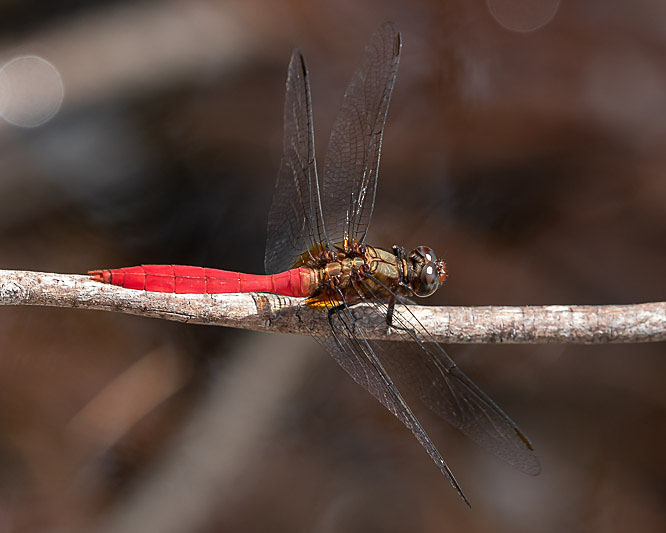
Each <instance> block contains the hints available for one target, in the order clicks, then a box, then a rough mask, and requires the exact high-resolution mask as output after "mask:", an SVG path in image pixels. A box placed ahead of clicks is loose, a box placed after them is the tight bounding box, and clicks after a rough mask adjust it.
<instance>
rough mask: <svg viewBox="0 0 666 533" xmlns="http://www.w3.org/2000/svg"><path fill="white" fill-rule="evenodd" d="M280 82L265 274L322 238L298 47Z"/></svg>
mask: <svg viewBox="0 0 666 533" xmlns="http://www.w3.org/2000/svg"><path fill="white" fill-rule="evenodd" d="M286 85H287V95H286V97H285V102H284V139H283V145H282V160H281V163H280V171H279V172H278V177H277V182H276V184H275V192H274V195H273V203H272V205H271V209H270V211H269V213H268V237H267V241H266V255H265V258H264V266H265V268H266V272H267V273H268V274H274V273H277V272H282V271H284V270H287V269H289V268H291V267H292V265H294V263H295V262H296V261H297V260H298V258H299V256H300V255H301V254H302V253H303V252H304V251H306V250H312V251H313V252H316V247H317V246H318V243H321V242H323V235H322V231H321V214H320V210H319V194H318V191H317V186H318V185H317V169H316V162H315V148H314V133H313V123H312V104H311V101H310V84H309V81H308V72H307V67H306V65H305V58H304V57H303V54H301V52H300V51H299V50H298V49H296V50H294V51H293V53H292V55H291V61H290V62H289V71H288V75H287V84H286ZM313 247H314V248H313Z"/></svg>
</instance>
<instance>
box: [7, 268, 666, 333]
mask: <svg viewBox="0 0 666 533" xmlns="http://www.w3.org/2000/svg"><path fill="white" fill-rule="evenodd" d="M0 305H44V306H52V307H71V308H82V309H97V310H102V311H117V312H121V313H129V314H134V315H141V316H146V317H153V318H164V319H167V320H175V321H178V322H186V323H191V324H209V325H216V326H229V327H236V328H243V329H252V330H261V331H272V332H280V333H298V334H309V333H311V332H312V331H318V332H325V331H327V328H328V324H327V317H326V313H324V312H322V311H321V310H317V309H311V308H309V307H307V306H306V305H304V300H303V299H299V298H288V297H285V296H278V295H274V294H263V293H250V294H215V295H207V294H203V295H192V294H164V293H151V292H144V291H136V290H130V289H123V288H120V287H115V286H112V285H104V284H101V283H98V282H96V281H92V280H91V279H89V278H88V277H87V276H81V275H74V274H51V273H41V272H26V271H15V270H0ZM354 309H355V311H354V312H355V313H359V314H360V315H363V316H362V317H360V318H361V319H362V320H363V323H364V326H365V327H366V328H367V332H368V335H369V336H370V337H372V338H375V339H382V340H398V339H399V336H398V335H397V334H396V333H395V331H392V330H391V329H390V328H388V327H387V325H386V322H385V321H384V320H383V318H382V317H380V316H378V315H377V314H376V313H374V312H370V310H369V309H368V308H367V307H366V306H364V305H357V306H355V307H354ZM410 310H411V311H412V312H413V313H414V315H415V316H416V317H417V318H418V319H419V320H420V321H421V322H422V323H423V325H424V326H425V327H426V328H427V329H428V330H429V331H430V332H431V333H432V334H433V336H434V338H435V339H436V340H437V341H439V342H442V343H448V344H467V343H512V344H520V343H526V344H541V343H582V344H594V343H610V342H654V341H664V340H666V302H655V303H646V304H634V305H549V306H524V307H504V306H483V307H430V306H419V305H414V306H410Z"/></svg>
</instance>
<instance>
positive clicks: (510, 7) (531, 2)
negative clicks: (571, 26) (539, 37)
mask: <svg viewBox="0 0 666 533" xmlns="http://www.w3.org/2000/svg"><path fill="white" fill-rule="evenodd" d="M486 4H487V5H488V10H489V11H490V14H491V15H492V16H493V18H494V19H495V20H496V21H497V22H498V23H499V24H500V26H502V27H504V28H506V29H507V30H511V31H518V32H529V31H534V30H537V29H539V28H541V27H542V26H545V25H546V24H548V23H549V22H550V21H551V20H553V17H555V14H556V13H557V10H558V8H559V7H560V0H486Z"/></svg>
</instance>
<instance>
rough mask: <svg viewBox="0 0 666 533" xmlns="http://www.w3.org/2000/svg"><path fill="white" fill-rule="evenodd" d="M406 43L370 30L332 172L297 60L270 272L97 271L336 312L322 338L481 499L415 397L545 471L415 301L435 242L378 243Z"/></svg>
mask: <svg viewBox="0 0 666 533" xmlns="http://www.w3.org/2000/svg"><path fill="white" fill-rule="evenodd" d="M401 49H402V37H401V35H400V32H399V31H398V29H397V27H396V26H395V24H393V23H391V22H387V23H384V24H383V25H382V26H380V27H379V28H378V29H377V30H376V31H375V33H374V34H373V35H372V37H371V38H370V40H369V42H368V44H367V46H366V48H365V52H364V55H363V60H362V62H361V65H360V66H359V68H358V69H357V70H356V72H355V73H354V75H353V77H352V79H351V81H350V83H349V85H348V87H347V90H346V92H345V95H344V99H343V102H342V105H341V107H340V110H339V112H338V114H337V118H336V120H335V123H334V126H333V130H332V132H331V135H330V139H329V142H328V150H327V153H326V158H325V161H324V168H323V176H319V175H318V174H317V164H316V159H315V145H314V128H313V118H312V103H311V97H310V84H309V78H308V69H307V67H306V63H305V58H304V56H303V54H302V53H301V52H300V50H299V49H295V50H294V51H293V53H292V55H291V61H290V63H289V69H288V75H287V82H286V98H285V105H284V139H283V147H282V148H283V151H282V159H281V164H280V169H279V172H278V176H277V183H276V187H275V193H274V197H273V202H272V206H271V208H270V211H269V213H268V232H267V233H268V235H267V243H266V253H265V260H264V263H265V265H264V266H265V269H266V272H267V274H265V275H254V274H245V273H240V272H230V271H226V270H219V269H213V268H202V267H192V266H182V265H140V266H135V267H127V268H117V269H103V270H93V271H90V272H89V274H90V275H91V277H92V278H93V279H94V280H97V281H100V282H104V283H110V284H113V285H118V286H121V287H125V288H127V289H134V290H143V291H153V292H166V293H180V294H219V293H236V292H268V293H274V294H281V295H286V296H292V297H298V298H304V299H305V300H304V305H306V306H311V307H313V308H315V309H317V310H319V311H320V312H323V313H326V314H327V317H328V320H327V321H325V323H326V324H327V326H326V331H312V332H311V333H312V335H313V336H314V337H315V339H316V340H317V341H318V342H319V343H320V344H321V345H322V346H323V347H324V348H325V349H326V350H327V351H328V353H329V354H330V355H331V356H332V357H333V359H334V360H335V361H336V362H337V363H338V364H339V365H340V366H341V367H342V368H343V369H344V370H345V371H346V372H347V373H348V374H349V375H350V376H351V377H352V378H353V379H354V380H355V381H356V382H357V383H358V384H359V385H361V386H362V387H363V388H365V389H366V390H367V391H368V392H369V393H370V394H372V396H374V397H375V398H376V399H377V400H378V401H379V402H380V403H381V404H382V405H384V407H386V409H388V410H389V411H390V412H391V413H392V414H393V415H395V416H396V417H397V418H398V419H399V420H400V421H401V422H402V423H403V424H404V425H405V426H406V427H407V428H408V429H409V430H411V432H412V433H413V434H414V436H415V437H416V439H417V441H418V442H419V443H420V444H421V445H422V446H423V447H424V448H425V450H426V452H427V453H428V455H429V456H430V457H431V459H432V460H433V461H434V462H435V464H436V465H437V467H439V469H440V470H441V472H442V473H443V474H444V476H445V477H446V479H447V480H448V481H449V482H450V483H451V485H452V486H453V487H454V489H455V490H456V491H457V493H458V495H459V496H460V497H461V498H462V500H463V501H464V502H465V503H466V504H467V505H470V503H469V500H468V499H467V497H466V496H465V494H464V493H463V491H462V489H461V487H460V484H459V483H458V481H457V480H456V478H455V477H454V475H453V472H452V471H451V468H450V467H449V465H448V463H447V462H446V461H445V460H444V458H443V456H442V454H440V452H439V451H438V449H437V447H436V446H435V444H434V443H433V441H432V439H431V438H430V437H429V435H428V434H427V433H426V431H425V429H424V428H423V426H422V425H421V423H420V422H419V420H418V419H417V417H416V416H415V414H414V412H413V410H412V409H411V408H410V406H409V404H408V401H409V403H412V402H413V401H418V402H421V404H422V405H425V406H426V407H428V408H429V409H430V410H432V411H433V412H434V413H435V414H436V415H438V416H439V417H441V418H442V419H443V420H445V421H446V422H448V423H450V424H451V425H452V426H454V427H456V428H458V429H459V430H461V431H462V432H463V433H464V434H466V435H467V436H468V437H470V438H471V440H473V441H475V442H476V443H478V444H479V445H480V446H482V447H483V448H485V449H486V450H488V451H490V452H491V453H493V454H494V455H496V456H497V457H499V458H500V459H503V460H504V461H506V462H508V463H509V464H511V465H512V466H514V467H516V468H517V469H518V470H520V471H522V472H525V473H527V474H531V475H536V474H538V473H539V471H540V465H539V460H538V458H537V456H536V455H535V452H534V447H533V446H532V444H531V442H530V441H529V439H528V438H527V437H526V436H525V434H524V433H523V432H522V431H521V430H520V429H519V428H518V426H517V425H516V424H515V423H514V422H513V421H512V420H511V418H509V416H508V415H506V414H505V413H504V411H502V409H500V408H499V407H498V406H497V404H496V403H495V402H494V401H493V400H491V399H490V398H489V397H488V396H487V395H486V394H485V393H484V392H483V391H482V390H481V389H480V388H479V387H477V386H476V385H475V384H474V383H473V382H472V380H471V379H470V378H468V377H467V376H466V375H465V374H464V373H463V372H462V371H461V370H460V369H459V368H458V366H457V365H456V363H455V362H454V361H453V360H452V359H451V358H450V357H449V356H448V355H447V353H446V352H445V351H444V349H443V348H442V346H441V345H440V344H439V343H437V342H436V341H435V339H434V338H433V337H432V335H431V334H430V333H429V332H428V331H427V329H426V328H425V327H424V326H423V325H422V324H421V323H420V322H419V320H418V319H417V318H416V317H415V316H414V314H413V313H412V312H411V311H410V309H409V307H408V305H409V304H411V303H412V298H413V297H426V296H430V295H431V294H433V293H434V292H435V291H436V290H437V289H438V288H439V286H440V285H441V284H442V283H443V282H444V281H445V279H446V264H445V262H444V261H443V260H442V259H438V258H437V256H436V254H435V252H434V251H433V250H432V249H431V248H429V247H427V246H417V247H416V248H414V249H413V250H412V251H411V252H407V251H406V250H405V249H404V248H402V247H401V246H397V245H395V246H393V247H392V249H390V250H386V249H382V248H378V247H374V246H371V245H370V244H368V243H366V236H367V233H368V226H369V223H370V219H371V218H372V212H373V209H374V206H375V194H376V190H377V180H378V170H379V160H380V156H381V149H382V138H383V134H384V126H385V123H386V117H387V113H388V107H389V102H390V100H391V94H392V92H393V86H394V84H395V79H396V75H397V72H398V63H399V61H400V53H401ZM361 302H363V303H365V304H369V305H367V306H366V307H369V309H370V312H371V313H378V314H379V315H380V316H381V320H385V322H386V327H387V328H392V330H393V331H394V332H395V333H396V334H397V336H398V338H399V339H400V340H401V341H404V342H379V341H377V340H374V339H372V338H370V337H371V336H370V335H369V334H368V332H367V330H366V329H365V328H364V325H363V322H362V321H361V320H359V318H358V316H357V313H355V312H354V306H355V305H357V304H359V303H361Z"/></svg>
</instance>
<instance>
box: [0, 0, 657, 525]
mask: <svg viewBox="0 0 666 533" xmlns="http://www.w3.org/2000/svg"><path fill="white" fill-rule="evenodd" d="M385 20H393V21H394V22H396V24H397V25H398V26H399V27H400V29H401V31H402V34H403V41H404V46H403V54H402V60H401V67H400V72H399V75H398V80H397V84H396V88H395V92H394V97H393V101H392V104H391V109H390V111H389V117H388V122H387V129H386V134H385V137H384V153H383V157H382V165H381V179H380V185H379V190H378V194H377V207H376V209H375V215H374V221H373V224H372V225H371V231H370V238H369V242H371V243H373V244H376V245H379V246H384V247H390V246H391V245H392V244H394V243H397V244H402V245H404V246H405V247H407V248H410V249H411V248H412V247H414V246H416V245H420V244H427V245H430V246H431V247H433V248H434V250H435V251H436V252H437V254H438V256H441V257H444V258H446V260H447V264H448V268H449V272H450V278H449V281H447V284H446V286H445V287H444V288H442V289H440V291H439V292H438V293H437V294H436V295H435V296H433V297H432V298H431V299H430V300H429V302H428V303H430V304H440V305H444V304H448V305H487V304H498V305H520V304H534V305H537V304H609V303H638V302H646V301H657V300H664V299H666V277H665V276H664V273H665V272H666V252H665V246H664V245H665V243H666V209H665V205H666V26H665V24H664V21H666V4H665V3H663V2H659V1H652V0H637V1H629V0H616V1H603V2H600V1H592V0H590V1H582V2H559V1H558V0H538V1H537V0H532V1H528V0H487V1H484V0H476V1H471V2H470V1H463V0H447V1H442V0H422V1H416V2H409V3H408V2H403V1H399V0H390V1H383V2H379V1H364V2H357V1H350V0H342V1H323V0H319V1H317V0H315V1H305V0H276V1H258V0H243V1H235V2H234V1H228V2H226V1H221V0H171V1H158V0H152V1H143V0H141V1H137V0H134V1H131V2H130V1H123V0H98V1H87V2H86V1H82V0H61V1H50V2H42V1H39V0H23V1H16V0H2V1H0V268H2V269H20V270H37V271H49V272H63V273H85V272H86V271H87V270H90V269H94V268H102V267H120V266H130V265H135V264H141V263H181V264H194V265H200V266H210V267H218V268H226V269H234V270H243V271H247V272H251V273H261V272H262V270H263V253H264V245H265V226H266V214H267V211H268V208H269V205H270V199H271V196H272V190H273V186H274V180H275V176H276V173H277V169H278V165H279V158H280V152H281V142H282V105H283V98H284V82H285V78H286V68H287V64H288V61H289V56H290V53H291V50H292V48H293V47H295V46H299V47H300V48H301V49H302V50H303V52H304V53H305V56H306V58H307V60H308V64H309V67H310V74H311V85H312V95H313V106H314V116H315V129H316V137H317V150H318V152H319V155H320V162H323V155H324V153H325V149H326V144H327V140H328V132H329V131H330V127H331V125H332V123H333V120H334V117H335V112H336V110H337V108H338V106H339V104H340V102H341V99H342V95H343V94H344V89H345V86H346V84H347V82H348V81H349V79H350V77H351V75H352V73H353V71H354V69H355V68H356V66H357V64H358V62H359V61H360V58H361V55H362V51H363V47H364V43H365V42H366V40H367V39H368V37H369V36H370V34H371V33H372V32H373V31H374V30H375V28H376V27H377V26H378V25H379V24H380V23H382V22H384V21H385ZM449 352H450V353H451V355H452V356H453V357H454V358H455V359H456V361H457V362H458V363H459V364H460V365H461V366H462V367H463V368H464V369H465V371H466V372H467V373H468V374H469V375H470V376H471V377H472V378H473V379H474V380H475V381H476V382H477V383H478V384H479V385H480V386H481V387H482V388H483V389H484V390H485V391H486V392H488V394H489V395H490V396H491V397H493V398H494V399H495V400H496V401H497V402H498V403H499V404H500V405H501V406H502V407H503V408H504V409H505V410H506V411H507V412H508V413H509V414H510V415H511V416H512V417H513V418H514V419H515V420H516V421H517V422H518V423H519V424H520V426H521V427H522V429H523V430H524V431H525V433H527V434H528V435H529V436H530V438H531V439H532V441H533V442H534V444H535V446H536V449H537V452H538V454H539V456H540V458H541V461H542V469H543V472H542V474H541V475H540V476H538V477H534V478H532V477H528V476H525V475H523V474H521V473H519V472H517V471H515V470H513V469H512V468H511V467H509V466H507V465H505V464H503V463H501V462H500V461H498V460H496V459H495V458H494V457H492V456H489V455H487V454H485V453H484V452H483V451H480V450H479V449H477V448H476V447H475V445H474V444H472V443H471V442H470V441H468V440H467V439H465V438H464V437H463V436H462V435H460V434H459V433H457V432H456V431H454V430H452V429H450V428H449V427H447V426H446V425H445V424H444V423H442V422H440V421H439V420H438V419H436V418H434V417H431V416H429V415H428V414H423V415H422V421H423V423H424V425H425V426H426V428H427V429H428V431H429V433H430V434H431V435H432V436H433V438H434V439H435V440H436V442H437V444H438V446H439V449H440V450H441V452H442V453H443V455H444V456H445V458H446V459H447V460H448V461H449V463H450V465H451V466H452V468H453V470H454V472H455V473H456V475H457V477H458V479H459V481H460V483H461V485H462V486H463V488H464V490H465V491H466V494H467V496H468V497H469V499H470V500H471V501H472V504H473V506H474V507H473V509H472V510H469V509H467V508H466V506H465V505H464V504H462V503H461V502H460V500H459V499H458V497H457V496H456V494H455V492H454V491H453V490H452V489H451V487H450V486H449V484H448V483H447V482H446V480H445V479H444V478H443V477H442V475H441V474H440V473H439V471H438V470H437V468H435V467H434V466H433V464H432V462H431V461H430V459H429V458H428V457H427V455H426V454H425V453H424V451H423V449H422V448H421V446H419V445H418V443H417V442H416V441H415V439H414V438H413V437H412V435H411V434H410V432H409V431H407V430H406V429H405V428H404V427H403V426H402V425H401V424H400V422H398V421H397V420H396V419H394V418H393V417H392V416H391V415H390V414H389V413H388V412H386V411H385V410H384V409H383V407H381V406H380V405H379V404H378V403H377V402H376V401H375V400H374V399H373V398H372V397H371V396H370V395H368V394H367V393H366V392H365V391H364V390H362V389H361V388H360V387H358V386H357V385H356V384H355V383H353V382H352V380H351V379H350V378H349V377H348V376H347V375H346V374H345V373H344V372H343V371H342V370H341V369H339V368H338V367H337V365H336V364H335V363H334V362H333V361H332V360H331V359H330V358H329V357H328V356H327V355H326V354H325V353H324V352H323V351H322V350H321V349H320V348H319V346H318V345H317V344H316V343H315V342H314V341H312V340H311V339H307V338H299V337H292V336H282V335H270V334H261V333H248V332H242V331H235V330H228V329H223V328H214V327H203V326H188V325H182V324H175V323H169V322H166V321H159V320H151V319H144V318H138V317H132V316H123V315H120V314H113V313H102V312H90V311H81V310H67V309H49V308H43V309H42V308H27V307H25V308H11V307H4V308H0V532H2V533H4V532H14V531H123V532H130V531H131V532H133V531H142V532H144V531H159V532H163V531H174V532H180V531H182V532H190V531H191V532H204V531H205V532H207V531H276V532H278V531H285V532H287V531H288V532H293V531H314V532H326V533H329V532H337V531H345V532H355V531H358V532H371V531H390V532H403V531H428V532H430V531H461V530H464V531H470V532H471V531H474V532H476V531H482V532H484V531H488V532H490V531H512V532H516V531H517V532H522V531H525V532H527V531H535V530H538V531H626V530H629V529H631V530H633V531H641V532H646V531H663V530H664V528H665V527H666V506H665V500H666V498H665V497H666V462H665V461H664V458H663V450H664V448H665V447H666V388H665V387H664V375H665V373H664V372H665V371H666V358H664V355H666V354H665V349H664V344H663V343H662V344H635V345H615V346H566V345H550V346H493V345H489V346H450V347H449Z"/></svg>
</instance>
